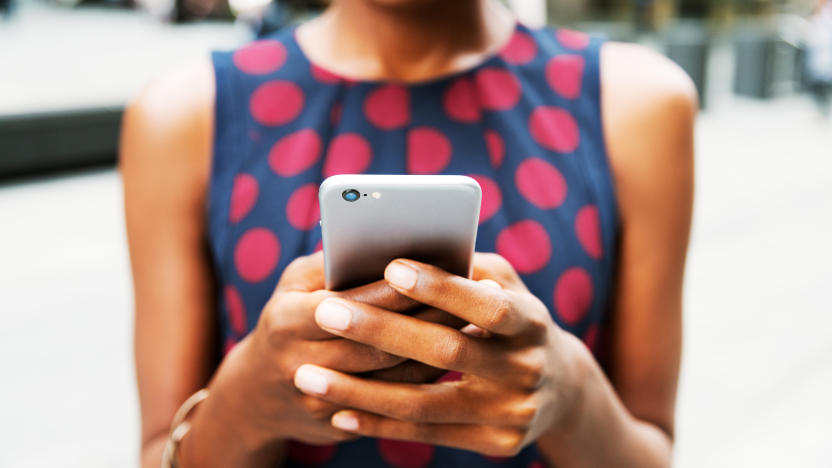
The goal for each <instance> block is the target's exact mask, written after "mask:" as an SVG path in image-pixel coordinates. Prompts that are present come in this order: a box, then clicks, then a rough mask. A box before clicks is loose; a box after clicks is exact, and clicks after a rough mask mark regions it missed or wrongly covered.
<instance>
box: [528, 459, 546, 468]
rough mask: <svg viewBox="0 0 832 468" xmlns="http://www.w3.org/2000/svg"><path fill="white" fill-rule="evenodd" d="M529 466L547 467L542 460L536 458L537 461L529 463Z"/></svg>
mask: <svg viewBox="0 0 832 468" xmlns="http://www.w3.org/2000/svg"><path fill="white" fill-rule="evenodd" d="M529 468H546V467H545V466H543V462H541V461H540V460H535V461H533V462H532V464H531V465H529Z"/></svg>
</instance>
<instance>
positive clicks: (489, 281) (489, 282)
mask: <svg viewBox="0 0 832 468" xmlns="http://www.w3.org/2000/svg"><path fill="white" fill-rule="evenodd" d="M476 281H477V282H478V283H480V284H484V285H486V286H491V287H492V288H497V289H503V287H502V286H501V285H500V283H498V282H496V281H494V280H493V279H481V280H476Z"/></svg>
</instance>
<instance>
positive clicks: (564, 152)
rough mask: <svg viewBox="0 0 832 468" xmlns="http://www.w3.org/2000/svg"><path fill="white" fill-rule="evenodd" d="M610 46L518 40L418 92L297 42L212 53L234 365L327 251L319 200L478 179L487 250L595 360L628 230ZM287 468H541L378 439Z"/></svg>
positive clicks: (222, 281)
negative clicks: (279, 299) (323, 193)
mask: <svg viewBox="0 0 832 468" xmlns="http://www.w3.org/2000/svg"><path fill="white" fill-rule="evenodd" d="M601 45H602V41H601V40H600V39H598V38H595V37H592V36H589V35H586V34H583V33H580V32H576V31H571V30H566V29H553V28H542V29H530V28H528V27H526V26H524V25H522V24H519V23H518V24H517V26H516V29H515V32H514V34H513V36H512V37H511V39H510V40H509V41H508V42H507V43H506V44H504V45H503V47H502V48H501V50H500V51H499V52H498V53H495V54H493V55H491V56H489V57H488V58H487V59H486V60H484V61H483V62H482V63H480V64H478V65H476V66H475V67H472V68H470V69H468V70H465V71H462V72H459V73H455V74H452V75H449V76H445V77H441V78H438V79H434V80H430V81H424V82H418V83H408V84H402V83H395V82H389V81H361V80H353V79H349V78H346V77H342V76H339V75H337V74H335V73H333V72H331V71H328V70H326V69H325V68H324V67H322V66H320V64H313V63H312V62H310V60H309V59H308V58H307V56H306V55H305V54H304V52H303V51H302V50H301V48H300V47H299V45H298V43H297V41H296V39H295V29H294V28H288V29H285V30H281V31H278V32H276V33H274V34H272V35H270V36H267V37H265V38H263V39H260V40H257V41H255V42H251V43H249V44H247V45H245V46H243V47H241V48H239V49H237V50H233V51H227V52H214V53H213V54H212V60H213V65H214V70H215V75H216V107H215V135H214V138H215V141H214V147H213V149H214V151H213V161H212V164H213V166H212V175H211V181H210V190H209V192H208V199H207V206H206V209H207V223H208V225H207V231H208V238H209V243H210V253H211V255H212V259H213V263H214V269H215V273H216V278H217V284H218V287H217V291H218V298H217V299H218V300H217V304H218V306H217V316H218V320H219V323H220V330H221V334H222V336H221V342H222V343H224V351H225V352H226V353H227V352H228V351H229V350H230V349H231V348H232V347H233V346H234V344H235V343H237V342H238V341H239V340H240V339H242V338H243V337H244V336H245V335H246V334H247V333H249V332H250V331H251V330H252V329H253V328H254V326H255V324H256V323H257V320H258V316H259V314H260V311H261V310H262V308H263V306H264V304H265V303H266V301H267V300H268V299H269V297H270V296H271V294H272V292H273V290H274V287H275V285H276V284H277V281H278V279H279V278H280V275H281V272H282V271H283V269H284V268H285V267H286V265H287V264H288V263H289V262H291V261H292V260H293V259H294V258H296V257H298V256H301V255H306V254H310V253H312V252H314V251H315V250H317V249H320V248H321V232H320V227H319V225H318V216H319V210H318V202H317V190H318V186H319V184H320V183H321V181H323V180H324V179H325V178H326V177H328V176H331V175H334V174H343V173H376V174H463V175H469V176H471V177H473V178H474V179H476V180H477V181H478V182H479V184H480V185H481V187H482V192H483V200H482V209H481V214H480V225H479V231H478V234H477V244H476V245H477V250H478V251H484V252H497V253H499V254H501V255H502V256H504V257H505V258H507V259H508V260H509V261H510V262H511V264H512V265H513V266H514V268H515V269H516V270H517V271H518V272H519V274H520V275H521V277H522V279H523V281H524V282H525V284H526V285H527V286H528V288H529V290H530V291H531V292H532V293H533V294H535V295H536V296H537V297H538V298H540V300H541V301H543V303H544V304H545V305H546V306H547V307H548V308H549V310H550V312H551V316H552V318H553V319H554V320H555V322H556V323H557V324H558V325H559V326H560V327H562V328H564V329H565V330H567V331H569V332H571V333H573V334H575V335H577V336H579V337H580V338H581V339H583V341H584V342H585V343H586V344H587V346H589V348H590V349H592V350H593V352H595V351H597V348H598V345H599V341H601V340H599V337H600V336H601V334H602V333H601V330H602V328H603V325H604V322H605V318H606V317H607V315H608V314H607V311H608V309H609V305H610V304H609V303H610V296H611V291H612V286H613V279H614V274H615V271H614V270H615V257H616V252H615V249H616V238H617V235H618V225H619V222H618V213H617V209H616V200H615V195H614V187H613V182H612V178H611V175H610V170H609V166H608V160H607V154H606V148H605V142H604V135H603V131H602V123H601V112H600V73H599V51H600V48H601ZM286 463H287V465H288V466H290V467H295V466H322V467H352V466H355V467H366V468H375V467H379V468H381V467H391V466H392V467H396V468H422V467H429V466H433V467H440V466H441V467H445V466H448V467H453V466H460V467H480V466H482V467H486V466H504V467H522V468H530V467H542V466H543V464H542V462H541V459H540V456H539V454H538V452H537V450H536V448H535V447H534V445H533V444H532V445H530V446H529V447H526V448H525V449H524V450H522V451H521V452H520V453H519V454H518V455H517V456H515V457H509V458H495V457H485V456H482V455H479V454H476V453H473V452H468V451H465V450H458V449H451V448H447V447H441V446H432V445H426V444H418V443H408V442H399V441H393V440H381V439H370V438H362V439H359V440H356V441H352V442H347V443H342V444H338V445H332V446H323V447H321V446H310V445H306V444H303V443H300V442H295V441H293V442H291V443H290V446H289V454H288V459H287V462H286Z"/></svg>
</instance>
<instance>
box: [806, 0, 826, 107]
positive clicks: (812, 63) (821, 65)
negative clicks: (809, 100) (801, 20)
mask: <svg viewBox="0 0 832 468" xmlns="http://www.w3.org/2000/svg"><path fill="white" fill-rule="evenodd" d="M806 80H807V82H808V85H809V91H810V92H811V93H812V96H813V97H814V99H815V103H816V104H817V105H818V109H819V110H820V112H821V114H822V115H823V116H824V117H829V114H830V108H829V106H830V103H829V99H830V93H832V0H825V1H822V2H818V7H817V9H816V11H815V12H814V14H813V15H812V17H811V18H810V19H809V28H808V30H807V34H806Z"/></svg>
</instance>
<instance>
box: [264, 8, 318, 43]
mask: <svg viewBox="0 0 832 468" xmlns="http://www.w3.org/2000/svg"><path fill="white" fill-rule="evenodd" d="M326 5H327V2H326V1H325V0H272V2H271V3H270V4H269V6H268V8H266V10H265V12H264V13H263V16H262V18H261V19H260V21H259V23H258V24H257V25H256V26H255V32H256V34H257V37H262V36H266V35H268V34H270V33H273V32H275V31H277V30H279V29H282V28H284V27H286V26H288V25H290V24H293V23H295V22H296V21H298V20H299V19H302V18H305V17H308V16H311V15H317V14H319V13H320V12H322V11H323V10H324V9H325V8H326Z"/></svg>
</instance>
